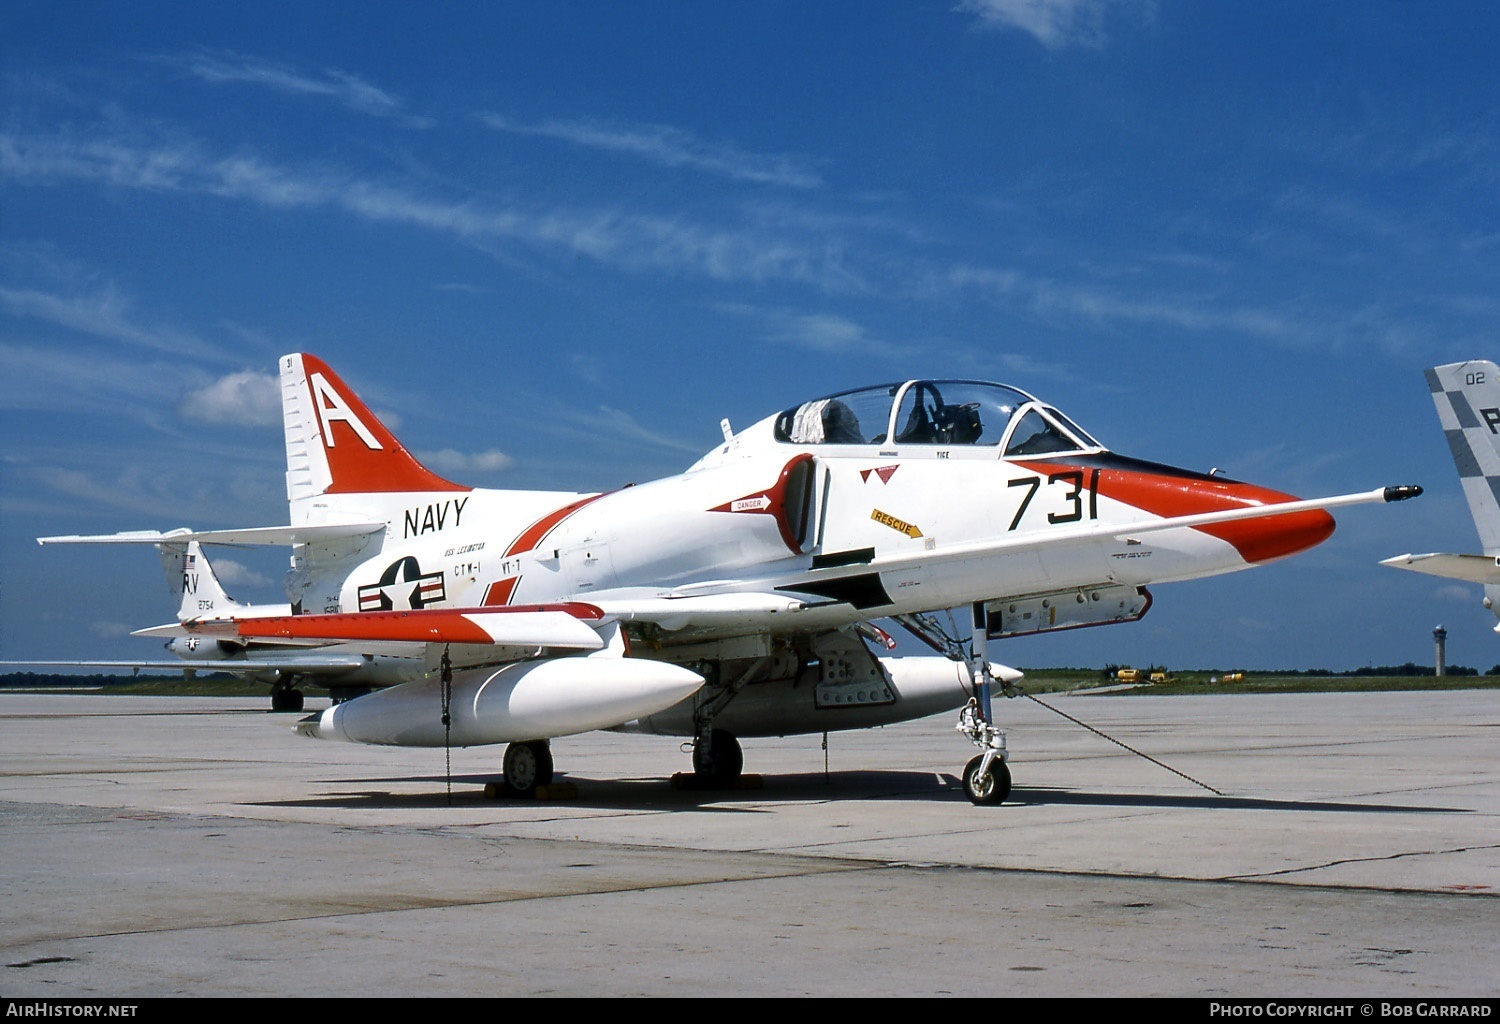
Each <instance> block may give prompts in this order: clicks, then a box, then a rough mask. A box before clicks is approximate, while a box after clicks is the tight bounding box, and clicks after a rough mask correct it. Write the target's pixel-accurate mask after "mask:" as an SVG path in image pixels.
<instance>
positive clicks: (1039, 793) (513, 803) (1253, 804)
mask: <svg viewBox="0 0 1500 1024" xmlns="http://www.w3.org/2000/svg"><path fill="white" fill-rule="evenodd" d="M749 778H752V779H754V778H757V777H755V776H750V777H749ZM759 778H760V784H759V785H747V786H744V787H741V788H735V789H698V788H678V787H677V786H674V785H673V784H672V782H671V781H670V780H669V779H667V778H663V777H652V778H633V779H588V778H569V777H568V776H565V775H561V774H559V776H558V781H559V782H572V783H573V784H574V785H575V786H576V787H577V792H576V793H574V794H571V795H567V796H562V797H559V798H556V799H553V800H540V801H539V800H531V799H524V800H523V799H515V798H509V797H503V796H502V797H490V796H486V795H485V790H484V787H485V786H486V785H487V784H489V783H499V782H500V781H501V777H500V776H498V775H454V776H451V777H444V776H442V775H409V776H394V777H389V778H376V779H345V780H331V781H333V782H334V783H335V784H349V785H356V786H361V787H365V788H361V789H359V790H357V791H346V792H331V793H325V794H322V795H319V796H309V797H306V798H304V799H300V800H275V801H255V802H254V806H263V807H345V808H365V809H369V808H380V807H389V808H418V807H442V806H447V805H449V804H452V805H455V806H456V805H463V806H471V805H475V804H491V805H498V806H508V807H515V808H525V807H541V808H545V807H548V806H555V807H558V808H559V809H564V808H568V807H576V808H580V809H609V810H630V809H638V810H663V809H671V808H681V809H695V810H715V811H731V812H741V813H744V812H752V813H759V812H762V811H764V810H765V809H764V808H761V807H755V806H750V805H754V804H764V803H788V804H790V803H828V802H841V801H851V802H852V801H870V800H914V799H915V800H926V801H932V802H954V803H957V802H967V801H966V800H965V797H964V792H963V785H962V783H961V782H960V781H959V780H958V779H957V778H956V777H954V776H952V775H949V774H947V773H934V772H912V771H841V772H830V773H828V774H826V775H825V774H822V773H792V774H785V775H768V776H764V777H759ZM449 783H451V785H452V791H451V796H450V793H449V791H448V788H447V786H448V784H449ZM372 785H374V786H379V785H393V786H400V787H403V788H404V787H407V786H413V785H416V786H421V787H422V788H421V789H420V790H414V791H402V790H399V789H391V790H386V789H373V788H368V787H371V786H372ZM1050 804H1058V805H1069V806H1075V807H1133V808H1163V809H1165V808H1185V809H1199V810H1242V811H1297V812H1307V811H1313V812H1323V813H1330V812H1339V813H1349V812H1353V813H1360V814H1372V813H1373V814H1454V813H1463V814H1468V813H1472V809H1471V808H1467V807H1434V806H1417V805H1413V804H1382V803H1377V802H1370V803H1352V802H1346V801H1328V800H1278V799H1275V798H1270V797H1258V796H1257V797H1250V796H1244V797H1240V796H1216V795H1213V794H1208V793H1205V794H1203V795H1201V796H1199V795H1175V794H1161V793H1110V792H1103V791H1098V790H1068V789H1059V788H1053V787H1042V786H1033V787H1027V786H1018V787H1016V788H1015V789H1014V790H1012V791H1011V795H1010V797H1009V799H1007V800H1006V802H1005V806H1008V807H1027V806H1031V807H1037V806H1046V805H1050Z"/></svg>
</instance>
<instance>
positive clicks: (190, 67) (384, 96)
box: [158, 52, 433, 128]
mask: <svg viewBox="0 0 1500 1024" xmlns="http://www.w3.org/2000/svg"><path fill="white" fill-rule="evenodd" d="M158 59H159V60H161V61H163V62H165V63H169V64H172V65H175V66H177V67H181V68H183V69H184V70H186V71H187V72H188V73H189V74H192V75H194V76H196V77H197V78H199V79H202V80H203V81H205V82H210V83H213V84H216V85H218V84H225V83H229V84H244V85H257V86H262V87H264V88H267V89H271V90H273V91H275V92H279V93H283V94H285V95H291V96H317V97H322V98H326V99H331V100H333V101H334V102H336V103H339V104H340V105H342V106H344V107H346V108H348V109H349V110H353V111H357V112H358V113H361V114H369V115H371V116H373V117H385V118H391V119H393V120H396V121H398V122H400V123H401V124H404V125H406V126H407V127H410V128H426V127H431V125H432V124H433V121H432V119H431V118H426V117H419V116H416V115H413V114H410V113H408V112H407V111H406V109H405V108H406V103H405V101H403V100H401V99H399V98H398V97H396V96H394V95H392V94H391V93H389V92H387V91H386V90H384V89H381V88H379V87H378V86H375V85H371V84H370V83H369V82H367V81H365V80H364V79H362V78H359V77H358V76H356V75H352V74H349V73H348V72H346V71H340V70H338V69H337V68H326V69H324V70H323V71H321V72H316V73H312V74H309V73H306V72H303V71H299V70H297V69H295V68H290V67H287V66H286V65H283V64H276V63H273V62H271V61H267V60H262V59H261V58H258V57H251V56H246V55H244V54H238V53H218V54H215V53H207V52H204V53H193V54H187V55H183V56H171V57H160V58H158Z"/></svg>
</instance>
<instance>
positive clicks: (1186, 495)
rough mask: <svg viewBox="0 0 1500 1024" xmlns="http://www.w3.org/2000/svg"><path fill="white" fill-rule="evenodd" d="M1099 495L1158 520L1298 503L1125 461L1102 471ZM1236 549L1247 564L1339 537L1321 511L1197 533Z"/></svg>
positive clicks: (1114, 460)
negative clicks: (1134, 508) (1335, 534)
mask: <svg viewBox="0 0 1500 1024" xmlns="http://www.w3.org/2000/svg"><path fill="white" fill-rule="evenodd" d="M1098 487H1099V493H1100V494H1104V495H1108V496H1109V497H1112V498H1115V499H1117V500H1119V501H1122V502H1124V503H1126V504H1128V505H1133V506H1135V507H1136V508H1138V509H1141V510H1142V511H1144V512H1149V513H1151V514H1152V515H1157V516H1188V515H1197V514H1199V513H1203V512H1218V511H1225V510H1229V509H1237V508H1254V507H1259V506H1263V505H1280V504H1283V503H1285V502H1289V501H1297V500H1298V499H1297V498H1296V497H1295V496H1293V495H1290V494H1284V493H1282V492H1281V491H1273V490H1271V489H1270V488H1268V487H1259V486H1256V485H1255V484H1247V483H1241V482H1240V481H1237V480H1231V479H1229V478H1228V477H1223V476H1217V475H1208V474H1204V473H1196V472H1193V471H1191V470H1183V469H1178V468H1175V467H1171V466H1163V465H1160V464H1157V463H1150V462H1141V461H1138V460H1135V459H1128V458H1123V457H1119V456H1114V457H1111V459H1110V461H1109V462H1108V463H1107V464H1105V465H1103V466H1102V473H1101V477H1100V480H1099V484H1098ZM1196 529H1199V530H1201V531H1203V532H1204V533H1206V534H1208V535H1209V536H1211V537H1217V538H1218V539H1220V540H1222V541H1225V542H1226V543H1228V544H1232V545H1234V548H1235V550H1236V551H1237V552H1238V553H1239V555H1240V557H1241V558H1243V559H1244V560H1245V561H1246V562H1251V563H1255V562H1268V561H1270V560H1272V559H1275V558H1285V557H1286V556H1287V555H1294V554H1296V553H1297V552H1299V551H1305V550H1307V549H1308V548H1310V547H1313V546H1315V545H1317V544H1321V543H1322V542H1323V541H1325V540H1327V539H1328V538H1329V536H1331V535H1332V534H1333V529H1334V521H1333V516H1331V515H1329V514H1328V513H1327V512H1324V511H1321V510H1313V511H1309V512H1293V513H1290V514H1288V515H1282V516H1267V517H1266V518H1264V519H1244V520H1239V521H1235V522H1228V523H1219V524H1217V525H1215V526H1199V527H1196Z"/></svg>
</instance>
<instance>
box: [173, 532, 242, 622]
mask: <svg viewBox="0 0 1500 1024" xmlns="http://www.w3.org/2000/svg"><path fill="white" fill-rule="evenodd" d="M181 590H182V603H181V604H180V605H179V606H178V608H177V621H178V622H189V621H193V620H202V619H229V618H234V617H235V616H237V615H240V614H243V613H244V612H246V611H247V610H248V609H249V607H250V606H249V605H247V604H244V603H243V602H240V601H236V600H235V599H234V598H232V597H230V596H229V595H228V594H227V593H225V591H224V586H223V584H221V583H220V582H219V577H218V575H217V574H215V572H214V567H213V566H212V565H209V564H208V557H207V556H206V555H204V554H203V545H201V544H199V543H198V542H197V541H189V542H188V545H187V548H186V550H184V551H183V553H182V584H181Z"/></svg>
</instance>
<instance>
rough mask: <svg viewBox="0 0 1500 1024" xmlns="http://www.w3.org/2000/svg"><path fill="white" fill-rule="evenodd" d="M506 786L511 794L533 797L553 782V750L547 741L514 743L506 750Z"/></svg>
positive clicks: (504, 764)
mask: <svg viewBox="0 0 1500 1024" xmlns="http://www.w3.org/2000/svg"><path fill="white" fill-rule="evenodd" d="M503 766H504V770H505V784H506V785H507V786H509V787H510V790H511V792H513V793H516V794H518V795H520V796H531V795H532V794H533V793H535V792H536V788H537V787H538V786H545V785H548V784H549V783H550V782H551V781H552V748H551V747H550V746H548V745H547V741H546V740H529V741H527V742H525V743H512V744H510V745H509V746H508V747H506V748H505V761H504V763H503Z"/></svg>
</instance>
